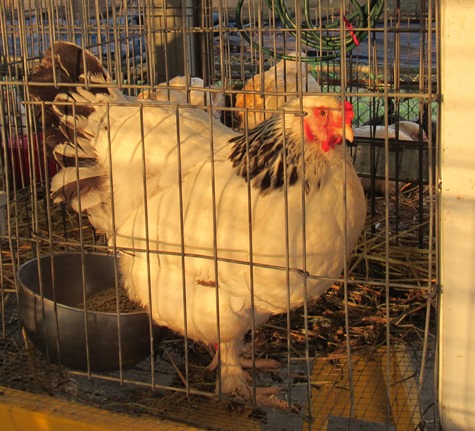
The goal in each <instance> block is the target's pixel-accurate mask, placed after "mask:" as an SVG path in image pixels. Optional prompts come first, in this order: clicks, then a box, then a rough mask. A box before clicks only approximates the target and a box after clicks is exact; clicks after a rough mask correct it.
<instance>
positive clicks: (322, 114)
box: [320, 109, 327, 117]
mask: <svg viewBox="0 0 475 431" xmlns="http://www.w3.org/2000/svg"><path fill="white" fill-rule="evenodd" d="M325 115H327V111H325V110H323V109H322V110H321V111H320V116H322V117H324V116H325Z"/></svg>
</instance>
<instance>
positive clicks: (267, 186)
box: [229, 115, 301, 194]
mask: <svg viewBox="0 0 475 431" xmlns="http://www.w3.org/2000/svg"><path fill="white" fill-rule="evenodd" d="M230 142H231V143H232V144H234V145H233V147H232V151H231V155H230V157H229V159H230V160H231V162H232V164H233V167H234V168H235V169H236V170H237V173H238V175H240V176H241V177H243V178H244V179H245V180H246V181H247V180H248V178H249V179H250V180H252V185H253V187H255V188H257V189H259V190H260V192H261V193H262V194H265V193H268V192H269V191H271V190H277V189H281V188H282V187H283V186H284V184H285V175H284V174H285V172H284V171H285V170H284V160H283V159H284V157H283V152H284V139H283V135H282V120H281V116H280V115H275V116H273V117H271V118H269V119H268V120H266V121H264V122H263V123H261V124H259V125H258V126H256V127H255V128H254V129H251V130H250V131H249V132H248V135H247V138H246V135H241V136H237V137H235V138H233V139H231V140H230ZM285 144H286V153H287V154H286V164H287V169H286V171H287V172H286V174H287V185H288V186H291V185H294V184H295V183H296V182H297V181H298V179H299V177H300V174H299V163H300V159H301V154H300V152H299V150H298V148H299V146H298V145H297V143H296V142H295V140H294V139H292V137H290V136H287V137H286V142H285Z"/></svg>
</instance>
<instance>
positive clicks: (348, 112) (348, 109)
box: [344, 100, 355, 126]
mask: <svg viewBox="0 0 475 431" xmlns="http://www.w3.org/2000/svg"><path fill="white" fill-rule="evenodd" d="M344 106H345V123H346V124H349V125H350V126H351V122H352V121H353V118H354V116H355V113H354V112H353V105H352V104H351V103H350V102H348V100H345V104H344Z"/></svg>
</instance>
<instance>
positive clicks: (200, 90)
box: [137, 76, 225, 120]
mask: <svg viewBox="0 0 475 431" xmlns="http://www.w3.org/2000/svg"><path fill="white" fill-rule="evenodd" d="M187 90H189V96H188V95H187ZM137 97H138V98H139V99H144V100H145V99H150V100H163V101H167V100H169V101H170V102H175V103H180V104H185V103H190V105H195V106H205V107H209V108H211V109H212V112H213V116H214V118H216V119H217V120H219V119H220V118H221V109H219V108H223V107H224V106H225V100H224V94H223V93H222V92H221V91H219V92H217V91H210V90H206V89H205V85H204V81H203V80H202V79H201V78H197V77H192V78H191V79H190V83H189V85H187V82H186V77H185V76H176V77H175V78H172V79H170V80H169V81H168V82H162V83H161V84H158V86H157V88H155V90H144V91H142V92H140V93H139V95H138V96H137ZM207 109H208V108H207Z"/></svg>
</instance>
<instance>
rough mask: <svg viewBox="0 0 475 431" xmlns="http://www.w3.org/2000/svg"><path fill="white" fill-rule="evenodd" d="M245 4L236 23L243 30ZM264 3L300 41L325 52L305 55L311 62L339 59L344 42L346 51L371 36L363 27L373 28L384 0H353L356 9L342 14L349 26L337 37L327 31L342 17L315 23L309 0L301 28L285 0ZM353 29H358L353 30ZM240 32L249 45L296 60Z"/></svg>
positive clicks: (335, 27)
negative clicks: (260, 45)
mask: <svg viewBox="0 0 475 431" xmlns="http://www.w3.org/2000/svg"><path fill="white" fill-rule="evenodd" d="M360 1H361V0H360ZM243 3H244V0H239V1H238V2H237V5H236V23H237V27H238V28H239V29H244V26H243V23H242V19H241V14H242V6H243ZM265 3H266V4H267V6H268V7H269V9H270V10H271V11H273V12H274V14H275V16H277V17H278V18H279V19H280V20H281V22H282V25H283V26H284V27H285V28H286V29H290V31H289V33H291V34H292V35H293V36H294V37H295V38H297V37H298V36H299V35H300V40H301V41H302V42H303V43H304V44H305V45H307V46H309V47H311V48H314V49H316V50H317V52H321V53H322V55H321V56H320V57H318V58H311V57H306V58H302V61H308V62H315V61H319V62H323V61H329V60H333V59H335V58H338V57H339V56H340V52H341V49H342V47H343V45H345V46H346V52H349V51H351V50H352V49H353V48H355V46H357V45H358V44H359V43H360V42H361V41H362V40H363V39H365V38H366V36H367V35H368V32H367V31H366V30H362V29H364V28H374V26H375V24H376V22H377V21H378V19H379V17H380V16H381V12H382V11H383V8H384V0H369V1H365V3H364V5H360V3H359V2H358V1H357V0H350V3H351V4H352V6H353V8H354V12H352V13H351V14H349V15H348V16H346V17H345V16H344V15H342V17H343V20H344V27H345V28H346V29H347V31H345V34H344V35H343V37H342V36H341V34H340V35H336V36H331V35H329V34H328V33H332V32H333V33H336V32H337V31H338V30H339V29H340V28H341V21H340V20H335V21H333V22H330V23H327V24H325V25H323V27H316V26H315V24H314V23H313V22H312V19H311V17H310V0H303V5H304V6H303V19H302V25H301V26H300V27H301V28H300V30H298V28H297V24H296V21H295V18H294V17H292V16H291V14H290V13H289V10H288V8H287V5H286V0H265ZM353 28H355V29H359V30H354V31H353V30H352V29H353ZM322 29H323V31H322ZM305 30H313V31H305ZM315 30H319V31H315ZM324 32H325V33H327V35H326V36H325V35H323V33H324ZM241 34H242V35H243V37H244V38H245V39H246V40H247V41H248V42H249V43H250V44H252V45H253V46H255V47H256V48H259V49H262V50H263V51H264V52H265V53H267V54H272V55H273V56H276V57H279V58H283V59H287V60H293V59H295V58H294V57H292V56H288V55H283V54H278V53H275V52H273V51H271V50H270V49H268V48H265V47H259V45H258V44H257V43H256V42H255V41H253V40H252V38H251V36H250V35H249V33H248V32H247V31H243V32H242V33H241Z"/></svg>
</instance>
